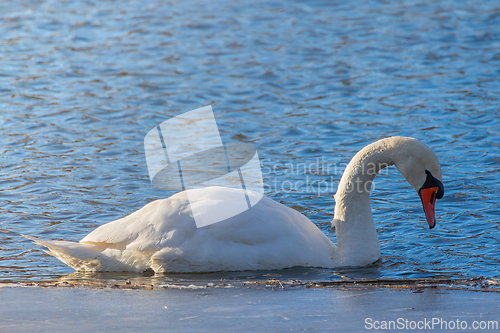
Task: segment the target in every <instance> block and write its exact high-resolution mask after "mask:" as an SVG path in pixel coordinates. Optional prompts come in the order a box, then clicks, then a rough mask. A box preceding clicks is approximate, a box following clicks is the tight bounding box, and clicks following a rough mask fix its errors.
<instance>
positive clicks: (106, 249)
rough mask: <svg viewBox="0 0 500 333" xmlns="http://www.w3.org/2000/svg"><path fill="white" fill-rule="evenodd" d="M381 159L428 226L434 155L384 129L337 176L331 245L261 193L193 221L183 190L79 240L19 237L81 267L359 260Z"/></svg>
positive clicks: (194, 268)
mask: <svg viewBox="0 0 500 333" xmlns="http://www.w3.org/2000/svg"><path fill="white" fill-rule="evenodd" d="M388 165H396V167H397V169H398V170H399V172H400V173H401V174H402V175H403V177H404V178H405V179H406V180H407V181H408V182H409V183H410V184H411V186H412V187H413V188H414V189H415V190H416V191H417V193H418V194H419V196H420V198H421V201H422V204H423V208H424V212H425V216H426V218H427V222H428V224H429V227H430V228H433V227H434V226H435V224H436V221H435V217H434V204H435V199H440V198H441V197H442V196H443V194H444V187H443V184H442V183H441V177H442V176H441V167H440V165H439V161H438V159H437V157H436V155H435V154H434V152H433V151H432V150H431V149H430V148H429V147H427V146H426V145H424V144H423V143H421V142H420V141H418V140H417V139H413V138H406V137H390V138H386V139H382V140H380V141H377V142H375V143H372V144H370V145H368V146H366V147H365V148H363V149H362V150H361V151H359V152H358V153H357V154H356V155H355V156H354V158H353V159H352V160H351V162H350V163H349V165H348V166H347V168H346V170H345V172H344V174H343V176H342V179H341V181H340V184H339V187H338V191H337V194H335V201H336V204H335V217H334V220H333V222H332V224H333V225H334V226H335V231H336V233H337V243H338V244H337V245H335V244H333V243H332V241H330V239H328V237H327V236H326V235H325V234H324V233H323V232H321V230H320V229H318V228H317V227H316V226H315V225H314V223H312V222H311V221H310V220H309V219H308V218H306V217H305V216H303V215H302V214H300V213H299V212H297V211H295V210H293V209H291V208H289V207H287V206H284V205H282V204H280V203H277V202H276V201H273V200H272V199H270V198H268V197H265V196H264V197H262V199H261V200H260V202H259V203H258V204H256V205H255V206H253V207H252V208H250V209H248V210H247V211H245V212H243V213H241V214H239V215H236V216H234V217H232V218H229V219H227V220H224V221H222V222H218V223H215V224H211V225H208V226H205V227H202V228H196V225H195V222H194V219H193V215H192V212H191V210H190V209H189V201H188V200H187V197H186V193H185V192H180V193H177V194H175V195H173V196H172V197H170V198H168V199H163V200H156V201H154V202H151V203H149V204H147V205H146V206H144V207H143V208H142V209H140V210H138V211H136V212H135V213H132V214H131V215H128V216H127V217H124V218H122V219H119V220H116V221H113V222H109V223H107V224H104V225H102V226H100V227H98V228H97V229H95V230H94V231H92V232H91V233H90V234H88V235H87V236H85V237H84V238H83V239H82V240H81V241H80V242H78V243H76V242H68V241H56V240H42V239H39V238H35V237H29V236H26V237H27V238H29V239H31V240H33V241H34V242H35V243H37V244H39V245H42V246H45V247H47V248H48V249H49V251H47V253H49V254H51V255H53V256H55V257H57V258H59V259H60V260H61V261H63V262H64V263H66V264H67V265H69V266H71V267H73V268H74V269H76V270H81V271H136V272H141V271H143V270H145V269H150V268H151V269H153V270H154V271H155V272H157V273H158V272H165V273H173V272H176V273H182V272H212V271H242V270H261V269H263V270H271V269H282V268H286V267H293V266H310V267H325V268H333V267H346V266H364V265H368V264H371V263H373V262H375V261H376V260H378V259H379V258H380V246H379V242H378V237H377V232H376V229H375V224H374V222H373V217H372V213H371V209H370V187H371V183H372V181H373V179H374V177H375V175H376V174H377V173H378V172H379V171H380V170H381V169H382V168H385V167H386V166H388ZM190 191H195V192H193V193H194V194H195V195H191V193H190V200H191V203H193V199H194V200H210V199H211V197H213V196H214V194H215V193H217V195H220V194H222V195H226V196H227V198H228V199H227V200H231V197H232V196H233V195H234V191H236V190H234V189H230V188H225V187H207V188H203V189H196V190H190ZM249 195H250V196H252V195H256V194H255V193H251V192H250V193H249ZM194 197H198V199H195V198H194ZM208 204H209V205H217V204H218V202H217V201H213V200H212V201H211V202H208ZM219 204H220V203H219Z"/></svg>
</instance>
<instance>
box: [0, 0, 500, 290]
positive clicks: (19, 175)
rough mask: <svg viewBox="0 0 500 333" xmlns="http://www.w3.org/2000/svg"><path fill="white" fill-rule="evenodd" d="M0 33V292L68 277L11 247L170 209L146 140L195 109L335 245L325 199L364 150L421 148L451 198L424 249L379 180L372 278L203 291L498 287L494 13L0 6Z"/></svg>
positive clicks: (463, 6) (337, 273)
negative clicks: (408, 282) (401, 145)
mask: <svg viewBox="0 0 500 333" xmlns="http://www.w3.org/2000/svg"><path fill="white" fill-rule="evenodd" d="M0 13H1V14H0V32H1V35H2V40H1V41H0V43H1V48H0V50H1V52H0V152H1V154H0V281H22V280H40V279H51V278H57V277H61V276H64V275H65V274H70V273H72V272H73V270H72V269H71V268H68V267H67V266H65V265H64V264H63V263H61V262H59V261H58V260H57V259H55V258H53V257H50V256H48V255H46V254H45V253H44V252H42V251H41V249H40V248H39V247H38V246H36V245H34V244H32V243H31V242H29V241H28V240H26V239H24V238H23V237H21V234H29V235H36V236H41V237H44V238H49V239H66V240H73V241H78V240H80V239H81V238H83V237H84V236H85V235H86V234H87V233H89V232H90V231H92V230H93V229H95V228H96V227H98V226H100V225H102V224H103V223H106V222H108V221H112V220H115V219H117V218H121V217H123V216H126V215H128V214H130V213H132V212H133V211H135V210H137V209H139V208H141V207H142V206H144V205H145V204H147V203H148V202H151V201H153V200H156V199H159V198H165V197H168V196H170V195H172V194H174V192H172V191H165V190H160V189H157V188H154V187H153V186H151V183H150V180H149V177H148V170H147V165H146V160H145V156H144V147H143V140H144V137H145V135H146V133H147V132H148V131H149V130H150V129H152V128H154V127H155V126H156V125H158V124H159V123H161V122H163V121H165V120H167V119H169V118H171V117H173V116H175V115H178V114H180V113H182V112H186V111H190V110H193V109H196V108H199V107H201V106H205V105H212V107H213V109H214V114H215V117H216V121H217V124H218V128H219V131H220V133H221V137H222V140H223V141H224V142H246V143H251V144H253V145H254V146H255V147H256V148H257V151H258V154H259V157H260V160H261V165H262V171H263V176H264V181H265V189H266V194H267V195H268V196H270V197H272V198H273V199H275V200H277V201H279V202H281V203H283V204H285V205H287V206H289V207H292V208H294V209H297V210H298V211H300V212H301V213H303V214H305V215H306V216H307V217H309V218H310V219H311V220H312V221H313V222H314V223H316V224H317V225H318V227H319V228H321V229H322V230H323V232H324V233H325V234H327V235H328V236H329V237H330V238H331V239H332V240H334V241H335V232H334V231H333V230H330V222H331V220H332V218H333V214H334V199H333V194H334V193H335V191H336V189H337V185H338V182H339V180H340V177H341V175H342V171H343V169H344V168H345V166H346V164H347V163H348V162H349V160H350V158H351V157H352V156H353V155H354V154H355V153H356V152H357V151H358V150H360V149H361V148H362V147H364V146H365V145H367V144H369V143H371V142H374V141H376V140H378V139H381V138H384V137H388V136H392V135H403V136H412V137H416V138H418V139H420V140H421V141H423V142H424V143H426V144H427V145H428V146H430V147H431V148H432V149H433V150H434V151H435V153H436V155H437V156H438V158H439V160H440V162H441V165H442V169H443V183H444V186H445V190H446V192H445V196H444V198H443V199H441V200H439V201H438V203H437V207H436V216H437V219H438V221H437V226H436V228H434V229H432V230H430V229H429V228H428V226H427V223H426V222H425V216H424V214H423V211H422V208H421V204H420V199H419V198H418V196H417V194H416V193H415V191H414V190H413V189H411V187H410V186H409V184H408V183H406V181H405V180H404V179H403V178H402V177H401V175H400V174H399V173H398V172H397V170H396V169H395V168H393V167H391V168H389V169H387V170H384V171H383V172H382V174H381V175H379V176H377V178H376V179H375V182H374V184H373V186H372V190H373V191H372V210H373V214H374V219H375V222H376V227H377V230H378V235H379V240H380V243H381V252H382V258H381V260H380V261H379V262H376V263H374V264H373V265H371V266H369V267H364V268H356V269H355V268H353V269H340V270H335V269H303V268H292V269H289V270H284V271H276V272H246V273H213V274H208V275H205V276H204V277H203V276H202V277H200V276H199V275H197V276H198V278H205V279H209V280H210V279H212V278H213V279H221V278H224V277H227V278H240V277H243V278H247V277H248V276H254V275H255V276H259V277H265V276H280V277H284V278H307V279H316V280H326V279H339V278H420V277H425V278H428V277H436V278H437V277H451V278H463V277H478V276H486V277H497V278H498V277H500V274H499V267H500V198H499V196H500V185H499V179H500V120H499V118H500V116H499V115H500V103H499V100H498V98H499V96H500V80H499V78H500V3H498V2H497V1H467V2H463V1H411V0H405V1H397V2H390V1H355V2H345V1H296V0H295V1H294V0H292V1H269V0H257V1H246V0H243V1H211V2H205V1H197V0H195V1H182V2H178V1H154V0H153V1H148V2H147V3H144V2H142V1H134V0H125V1H103V2H99V1H68V2H59V1H44V2H39V1H23V2H15V1H7V2H2V3H0ZM273 274H275V275H273Z"/></svg>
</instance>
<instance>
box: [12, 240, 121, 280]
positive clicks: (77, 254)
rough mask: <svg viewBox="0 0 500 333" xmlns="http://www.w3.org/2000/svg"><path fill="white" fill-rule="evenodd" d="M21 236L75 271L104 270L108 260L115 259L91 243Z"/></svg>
mask: <svg viewBox="0 0 500 333" xmlns="http://www.w3.org/2000/svg"><path fill="white" fill-rule="evenodd" d="M22 236H24V237H26V238H28V239H30V240H32V241H33V242H34V243H35V244H38V245H41V246H44V247H46V248H47V249H48V250H44V252H46V253H48V254H50V255H52V256H54V257H56V258H58V259H59V260H61V261H62V262H63V263H65V264H66V265H68V266H70V267H72V268H74V269H75V270H77V271H90V272H96V271H104V270H107V269H105V267H106V266H109V261H110V260H111V261H116V260H114V259H113V258H110V257H108V256H105V255H103V254H102V253H101V252H99V251H96V250H95V249H93V248H95V247H94V246H93V245H91V244H84V243H77V242H68V241H57V240H46V239H41V238H38V237H32V236H27V235H22ZM107 264H108V265H107Z"/></svg>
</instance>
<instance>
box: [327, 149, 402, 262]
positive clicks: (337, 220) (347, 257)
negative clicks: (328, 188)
mask: <svg viewBox="0 0 500 333" xmlns="http://www.w3.org/2000/svg"><path fill="white" fill-rule="evenodd" d="M394 154H395V151H394V149H393V148H392V147H391V146H390V145H385V144H384V143H383V142H378V143H377V145H374V144H372V145H369V146H367V147H365V148H364V149H362V150H361V151H360V152H358V153H357V154H356V155H355V156H354V158H353V159H352V160H351V162H350V163H349V164H348V166H347V168H346V170H345V171H344V174H343V175H342V179H341V180H340V184H339V187H338V190H337V194H335V217H334V220H333V222H332V223H333V225H334V226H335V233H336V235H337V251H338V257H339V258H340V259H341V265H344V266H363V265H367V264H370V263H372V262H374V261H376V260H377V259H379V258H380V245H379V242H378V236H377V231H376V229H375V224H374V222H373V216H372V212H371V207H370V188H371V184H372V182H373V179H374V178H375V176H376V175H377V173H378V172H379V171H380V170H381V169H383V168H385V167H387V166H389V165H393V164H394V157H395V156H394Z"/></svg>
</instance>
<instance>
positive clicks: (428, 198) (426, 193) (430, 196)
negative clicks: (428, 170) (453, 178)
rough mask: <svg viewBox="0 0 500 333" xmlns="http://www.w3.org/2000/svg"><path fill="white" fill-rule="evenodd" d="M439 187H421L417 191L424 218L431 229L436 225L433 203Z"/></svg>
mask: <svg viewBox="0 0 500 333" xmlns="http://www.w3.org/2000/svg"><path fill="white" fill-rule="evenodd" d="M438 190H439V187H429V188H422V189H420V191H419V193H418V194H419V195H420V200H422V205H423V206H424V212H425V218H426V219H427V223H429V227H430V228H431V229H432V228H434V227H435V226H436V216H435V214H434V204H435V203H436V194H437V192H438Z"/></svg>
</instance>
